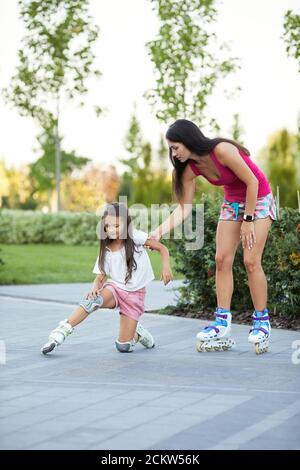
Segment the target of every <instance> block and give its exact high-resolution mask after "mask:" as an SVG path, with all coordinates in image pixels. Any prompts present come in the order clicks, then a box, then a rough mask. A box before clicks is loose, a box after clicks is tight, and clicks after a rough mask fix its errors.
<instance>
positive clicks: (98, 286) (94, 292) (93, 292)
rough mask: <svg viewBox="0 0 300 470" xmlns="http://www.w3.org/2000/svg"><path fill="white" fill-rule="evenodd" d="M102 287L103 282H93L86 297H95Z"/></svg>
mask: <svg viewBox="0 0 300 470" xmlns="http://www.w3.org/2000/svg"><path fill="white" fill-rule="evenodd" d="M102 288H103V282H101V283H100V282H99V283H97V284H94V285H93V287H92V290H91V291H90V292H89V293H88V294H87V295H86V298H87V299H95V298H96V297H97V296H98V295H99V294H100V292H101V290H102Z"/></svg>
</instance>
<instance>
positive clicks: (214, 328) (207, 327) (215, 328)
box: [204, 325, 220, 333]
mask: <svg viewBox="0 0 300 470" xmlns="http://www.w3.org/2000/svg"><path fill="white" fill-rule="evenodd" d="M209 328H210V329H212V330H215V332H216V333H219V331H220V330H219V328H217V327H216V326H213V325H209V326H206V327H205V328H204V329H205V330H208V329H209Z"/></svg>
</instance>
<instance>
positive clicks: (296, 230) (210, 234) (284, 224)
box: [169, 198, 300, 316]
mask: <svg viewBox="0 0 300 470" xmlns="http://www.w3.org/2000/svg"><path fill="white" fill-rule="evenodd" d="M220 203H221V200H219V199H217V200H213V199H211V198H206V199H205V200H204V211H205V219H204V220H205V225H204V244H203V248H201V249H200V250H195V251H191V250H187V249H186V244H185V239H184V238H183V239H182V240H171V241H170V242H169V248H170V251H171V254H172V256H173V257H174V258H175V263H176V269H177V271H178V273H180V274H182V275H183V276H182V277H183V278H184V279H185V282H184V284H185V285H184V286H183V287H182V288H181V297H180V299H179V304H178V306H177V307H179V308H180V307H182V308H183V309H187V308H188V309H190V310H198V311H199V312H200V311H205V310H208V309H214V308H215V306H216V294H215V237H216V228H217V222H218V215H219V210H220ZM194 221H195V212H194V213H193V223H194ZM263 267H264V271H265V273H266V276H267V279H268V284H269V300H268V306H269V308H270V309H271V311H273V312H274V311H275V310H276V312H277V313H278V314H279V315H280V314H295V315H299V316H300V215H299V211H298V210H296V209H290V208H282V209H280V219H279V220H278V221H276V222H274V223H273V224H272V228H271V230H270V234H269V237H268V241H267V244H266V247H265V251H264V255H263ZM232 309H233V310H237V311H239V310H240V311H245V310H247V309H253V305H252V301H251V297H250V293H249V288H248V281H247V275H246V270H245V267H244V263H243V253H242V248H241V247H239V249H238V251H237V254H236V258H235V263H234V295H233V298H232Z"/></svg>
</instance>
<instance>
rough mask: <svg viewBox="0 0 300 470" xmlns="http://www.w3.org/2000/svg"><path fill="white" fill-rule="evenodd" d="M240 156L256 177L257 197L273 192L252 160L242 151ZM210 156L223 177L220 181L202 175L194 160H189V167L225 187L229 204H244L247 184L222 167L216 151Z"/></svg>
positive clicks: (211, 181) (214, 183)
mask: <svg viewBox="0 0 300 470" xmlns="http://www.w3.org/2000/svg"><path fill="white" fill-rule="evenodd" d="M238 151H239V154H240V156H241V157H242V159H243V160H244V162H245V163H246V165H247V166H248V167H249V168H250V170H251V171H252V173H253V174H254V175H255V176H256V178H257V180H258V194H257V197H264V196H266V195H267V194H269V193H270V192H271V187H270V184H269V182H268V180H267V177H266V175H265V174H264V173H263V172H262V171H261V170H260V169H259V168H258V166H257V165H256V164H255V163H254V162H253V161H252V160H251V158H250V157H249V156H248V155H246V154H245V153H244V152H243V151H242V150H239V149H238ZM210 156H211V158H212V160H213V162H214V163H215V165H216V167H217V169H218V170H219V172H220V175H221V177H220V178H219V179H218V180H211V179H210V178H207V177H206V176H204V175H202V173H201V171H200V170H199V168H198V167H197V166H196V165H195V162H194V161H193V160H189V165H190V167H191V168H192V170H193V172H194V173H195V175H197V176H200V175H202V176H204V178H205V179H207V181H209V183H211V184H213V185H215V186H224V197H225V199H226V200H227V201H229V202H244V201H245V200H246V191H247V186H246V184H245V183H244V182H243V181H242V180H240V179H239V178H238V177H237V176H236V174H235V173H233V171H231V170H230V169H229V168H228V167H226V166H224V165H222V163H220V162H219V160H218V159H217V157H216V155H215V153H214V151H212V152H210Z"/></svg>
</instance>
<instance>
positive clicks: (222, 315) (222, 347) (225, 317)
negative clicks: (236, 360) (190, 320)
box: [196, 308, 235, 352]
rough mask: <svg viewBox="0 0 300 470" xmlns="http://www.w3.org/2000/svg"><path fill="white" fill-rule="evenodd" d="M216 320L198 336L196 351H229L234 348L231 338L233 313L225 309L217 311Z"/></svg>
mask: <svg viewBox="0 0 300 470" xmlns="http://www.w3.org/2000/svg"><path fill="white" fill-rule="evenodd" d="M215 316H216V320H215V321H214V322H212V323H211V324H210V325H208V326H206V327H205V328H204V329H203V330H202V331H200V332H199V333H198V334H197V340H198V341H197V344H196V349H197V351H198V352H204V351H207V352H209V351H228V350H229V349H231V348H232V347H233V346H234V344H235V343H234V340H233V339H232V338H231V313H230V311H229V310H226V309H224V308H217V310H216V311H215Z"/></svg>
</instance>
